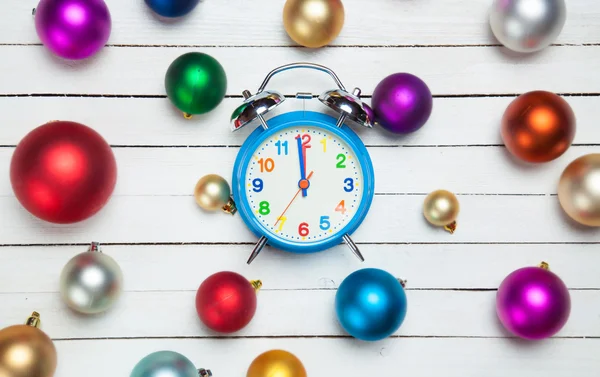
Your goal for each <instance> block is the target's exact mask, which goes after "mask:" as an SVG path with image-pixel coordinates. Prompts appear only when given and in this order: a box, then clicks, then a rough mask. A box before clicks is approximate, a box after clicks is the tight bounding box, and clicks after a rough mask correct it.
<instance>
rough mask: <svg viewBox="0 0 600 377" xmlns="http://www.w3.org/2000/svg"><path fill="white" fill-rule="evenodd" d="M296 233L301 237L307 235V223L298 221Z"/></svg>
mask: <svg viewBox="0 0 600 377" xmlns="http://www.w3.org/2000/svg"><path fill="white" fill-rule="evenodd" d="M298 234H299V235H301V236H302V237H306V236H308V234H309V231H308V224H307V223H300V225H299V226H298Z"/></svg>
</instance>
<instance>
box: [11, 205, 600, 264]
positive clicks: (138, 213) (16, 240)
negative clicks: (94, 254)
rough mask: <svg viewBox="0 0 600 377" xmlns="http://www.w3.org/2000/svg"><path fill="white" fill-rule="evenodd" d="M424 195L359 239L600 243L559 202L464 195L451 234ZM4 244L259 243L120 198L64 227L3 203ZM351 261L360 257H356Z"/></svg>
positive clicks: (178, 210) (385, 212)
mask: <svg viewBox="0 0 600 377" xmlns="http://www.w3.org/2000/svg"><path fill="white" fill-rule="evenodd" d="M423 199H424V196H422V195H410V196H399V195H390V196H376V197H375V200H374V201H373V205H372V206H371V209H370V214H369V215H368V216H367V218H366V220H365V222H364V223H363V225H362V226H361V227H360V228H359V229H358V230H357V232H356V233H355V234H354V236H353V238H354V240H355V241H356V242H360V243H373V242H376V243H390V242H402V243H403V242H409V243H411V242H425V243H454V242H485V243H488V242H493V243H498V242H501V243H507V242H508V243H513V242H517V243H519V242H598V232H597V229H596V228H583V227H581V226H578V225H575V224H574V223H573V222H572V221H571V220H569V219H567V218H566V216H565V215H564V214H563V211H562V209H561V208H560V206H559V203H558V200H557V198H556V197H554V196H461V197H460V198H459V200H460V202H461V214H460V217H459V230H458V231H457V232H456V233H455V234H454V235H450V234H448V233H447V232H445V231H444V230H442V229H440V228H434V227H431V226H429V224H428V223H427V222H426V221H425V219H424V218H423V215H422V205H423ZM0 213H3V214H4V216H6V218H10V219H11V221H10V222H8V223H6V224H4V226H2V227H0V239H1V240H2V242H3V243H4V244H48V243H52V244H54V243H67V244H69V243H88V242H90V240H93V239H98V240H101V241H103V242H106V243H111V242H116V243H131V242H133V243H136V242H147V243H156V242H159V243H160V242H176V243H179V242H182V243H185V242H248V243H254V242H256V237H255V236H254V235H252V234H251V233H250V231H249V230H247V229H246V227H245V226H244V224H243V222H242V220H241V218H240V217H239V216H235V217H231V216H228V215H225V214H221V213H215V214H205V213H203V212H202V211H201V210H200V208H199V207H198V206H197V205H196V204H195V203H194V199H193V198H192V197H187V196H185V197H181V196H117V197H114V198H112V200H111V201H110V202H109V203H108V205H107V206H106V207H105V208H104V209H103V210H102V212H101V213H99V214H98V215H97V216H95V217H93V218H91V219H88V220H87V221H83V222H80V223H77V224H71V225H56V224H48V223H44V222H42V221H41V220H38V219H35V218H33V217H32V216H31V215H30V214H29V213H27V212H26V211H25V210H24V209H23V208H22V207H21V206H20V204H19V203H18V202H17V201H16V200H15V199H14V198H12V197H0ZM347 257H348V258H354V257H353V256H352V255H350V253H348V256H347Z"/></svg>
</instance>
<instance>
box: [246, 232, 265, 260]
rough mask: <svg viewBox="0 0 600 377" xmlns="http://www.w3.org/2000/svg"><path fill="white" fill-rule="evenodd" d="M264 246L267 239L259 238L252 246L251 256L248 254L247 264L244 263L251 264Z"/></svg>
mask: <svg viewBox="0 0 600 377" xmlns="http://www.w3.org/2000/svg"><path fill="white" fill-rule="evenodd" d="M266 244H267V237H265V236H262V237H260V239H259V240H258V242H257V243H256V246H254V250H252V254H250V258H248V262H246V263H248V264H250V263H252V261H253V260H255V259H256V257H257V256H258V254H260V252H261V251H262V249H263V247H265V245H266Z"/></svg>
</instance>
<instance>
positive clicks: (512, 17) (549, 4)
mask: <svg viewBox="0 0 600 377" xmlns="http://www.w3.org/2000/svg"><path fill="white" fill-rule="evenodd" d="M566 18H567V7H566V5H565V0H494V3H493V5H492V9H491V11H490V26H491V28H492V32H493V33H494V35H495V36H496V38H497V39H498V40H499V41H500V43H502V44H503V45H504V46H506V47H507V48H509V49H511V50H513V51H517V52H534V51H539V50H541V49H543V48H545V47H547V46H549V45H550V44H552V43H553V42H554V41H555V40H556V38H557V37H558V35H559V34H560V32H561V31H562V28H563V26H564V25H565V20H566Z"/></svg>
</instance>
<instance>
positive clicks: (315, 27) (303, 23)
mask: <svg viewBox="0 0 600 377" xmlns="http://www.w3.org/2000/svg"><path fill="white" fill-rule="evenodd" d="M344 17H345V14H344V5H343V4H342V2H341V0H287V1H286V3H285V6H284V8H283V26H284V27H285V31H286V32H287V33H288V35H289V36H290V38H292V39H293V40H294V42H296V43H298V44H300V45H302V46H305V47H310V48H319V47H323V46H325V45H327V44H329V43H331V42H332V41H333V40H334V39H335V38H336V37H337V36H338V35H339V34H340V32H341V31H342V27H343V26H344Z"/></svg>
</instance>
